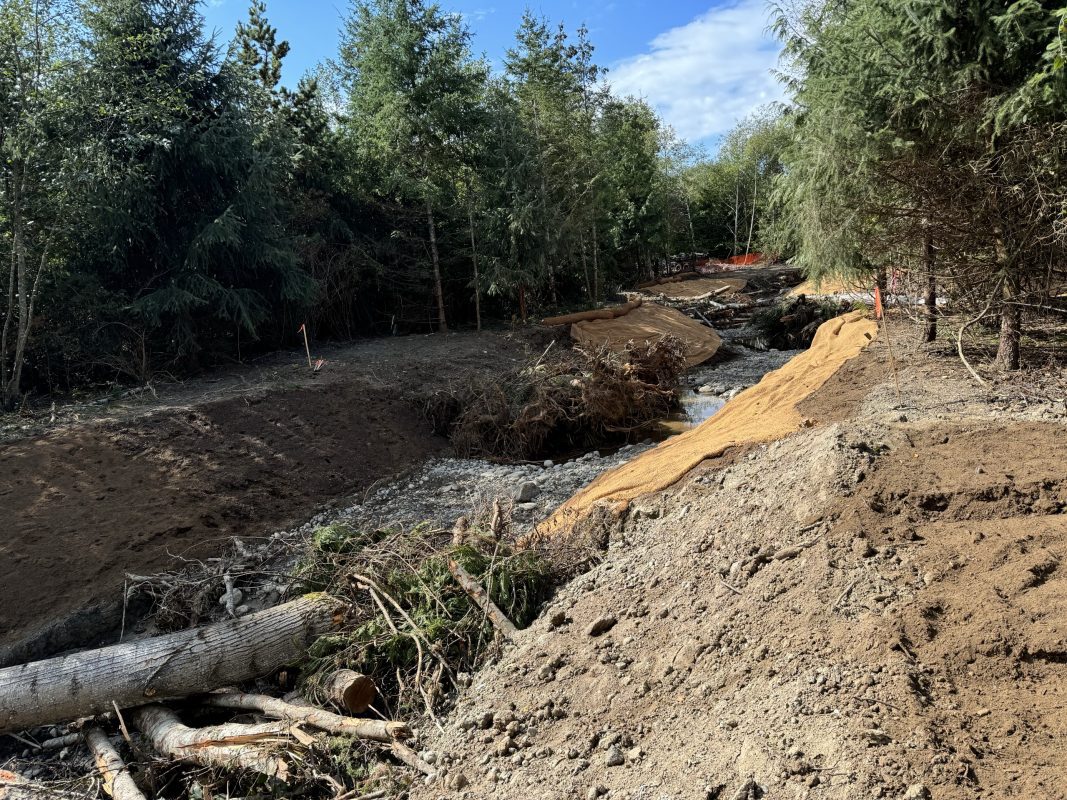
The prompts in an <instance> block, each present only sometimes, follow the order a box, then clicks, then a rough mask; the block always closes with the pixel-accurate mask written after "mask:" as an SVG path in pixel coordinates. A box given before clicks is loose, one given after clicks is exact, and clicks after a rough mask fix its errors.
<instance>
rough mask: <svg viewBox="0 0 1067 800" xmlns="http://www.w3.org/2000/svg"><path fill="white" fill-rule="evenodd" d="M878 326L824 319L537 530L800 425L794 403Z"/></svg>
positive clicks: (553, 531) (658, 487)
mask: <svg viewBox="0 0 1067 800" xmlns="http://www.w3.org/2000/svg"><path fill="white" fill-rule="evenodd" d="M877 332H878V327H877V323H876V322H874V321H873V320H870V319H867V318H866V312H864V311H853V312H851V313H849V314H845V315H844V316H841V317H837V318H836V319H832V320H829V321H827V322H824V323H823V324H822V325H821V326H820V327H819V330H818V332H817V333H816V334H815V340H814V341H813V342H812V345H811V348H810V349H809V350H807V351H805V352H804V353H801V354H800V355H799V356H797V357H796V358H794V359H792V360H791V361H790V362H789V363H787V364H786V365H785V366H784V367H782V368H781V369H777V370H775V371H774V372H770V373H768V374H767V375H765V376H764V377H763V380H762V381H760V382H759V383H758V384H756V385H755V386H753V387H751V388H750V389H747V390H745V391H744V392H742V393H741V394H739V395H738V396H737V397H735V398H734V399H733V400H731V401H730V402H728V403H727V404H726V406H725V407H724V408H723V409H722V411H720V412H718V413H717V414H715V416H713V417H710V418H709V419H708V420H707V421H705V422H704V423H703V424H701V425H699V426H697V427H696V428H694V429H693V430H691V431H689V432H687V433H683V434H680V435H679V436H675V437H674V438H672V439H668V440H667V441H665V442H664V443H663V444H661V445H659V446H658V447H656V448H655V449H653V450H649V451H647V452H646V453H644V454H643V455H642V456H640V457H639V458H636V459H634V460H633V461H631V462H629V463H628V464H623V465H622V466H621V467H619V468H618V469H615V470H612V471H611V472H606V473H604V474H603V475H601V476H600V477H599V478H597V479H596V480H595V481H593V482H592V483H591V484H589V486H587V487H586V488H585V489H583V490H582V491H581V492H579V493H578V494H576V495H574V497H572V498H571V499H570V500H568V501H567V502H566V503H564V504H563V505H562V506H560V508H559V509H558V510H557V511H556V513H555V514H553V515H552V516H551V517H549V518H548V519H547V520H545V521H544V522H543V523H541V525H539V526H538V528H537V531H536V535H538V536H555V535H560V534H562V533H564V532H565V531H568V530H569V529H570V528H571V527H572V526H573V525H574V524H575V523H576V522H577V521H578V520H580V519H581V518H583V517H584V516H585V515H586V514H587V513H588V512H589V511H591V510H592V508H593V506H594V505H595V504H597V503H600V502H607V503H611V504H614V506H615V508H616V510H619V511H621V510H623V509H624V508H625V507H626V506H627V504H628V503H629V502H630V501H631V500H633V499H635V498H637V497H642V496H644V495H648V494H652V493H654V492H659V491H662V490H664V489H666V488H667V487H669V486H671V485H673V484H674V483H676V482H677V481H678V480H680V479H681V478H682V477H683V476H684V475H685V474H686V473H688V472H689V471H690V470H692V469H693V468H694V467H696V466H698V465H699V464H700V462H701V461H703V460H704V459H707V458H713V457H715V456H717V455H721V454H722V453H723V452H724V451H725V450H726V449H727V448H730V447H734V446H737V445H742V444H753V443H758V442H769V441H773V440H775V439H780V438H782V437H784V436H787V435H788V434H790V433H793V432H794V431H796V430H798V429H800V428H801V427H802V426H803V424H804V420H803V418H802V417H801V415H800V412H798V411H797V409H796V406H797V404H798V403H799V402H800V401H801V400H803V399H804V398H805V397H807V396H808V395H810V394H811V393H812V392H814V391H815V390H816V389H818V388H819V387H820V386H822V385H823V384H824V383H825V382H826V381H827V380H828V379H829V378H830V377H831V376H832V375H833V374H834V373H835V372H837V370H838V369H839V368H840V367H841V366H842V365H843V364H844V363H845V362H846V361H848V360H849V359H852V358H855V357H856V356H857V355H859V354H860V352H862V351H863V349H864V348H865V347H866V346H867V345H868V343H870V342H871V341H872V340H873V339H874V337H875V335H876V334H877Z"/></svg>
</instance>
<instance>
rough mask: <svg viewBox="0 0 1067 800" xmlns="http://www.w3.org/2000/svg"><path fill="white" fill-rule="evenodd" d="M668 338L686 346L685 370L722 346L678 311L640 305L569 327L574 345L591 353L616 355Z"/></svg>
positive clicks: (713, 336) (711, 335) (717, 337)
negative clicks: (599, 350)
mask: <svg viewBox="0 0 1067 800" xmlns="http://www.w3.org/2000/svg"><path fill="white" fill-rule="evenodd" d="M667 335H670V336H674V337H675V338H677V339H679V340H681V342H682V344H683V345H684V346H685V363H686V366H688V367H695V366H696V365H697V364H702V363H704V362H705V361H707V360H708V359H709V358H711V357H712V356H713V355H715V353H716V352H718V350H719V345H721V344H722V340H721V339H720V338H719V334H717V333H715V331H713V330H712V329H711V328H709V327H707V326H706V325H701V324H700V323H699V322H694V321H693V320H691V319H689V317H687V316H686V315H685V314H683V313H682V312H681V311H677V310H675V309H673V308H667V307H666V306H660V305H656V304H655V303H642V304H640V305H638V306H637V307H636V308H633V309H631V310H630V311H629V312H627V313H626V314H624V315H622V316H618V317H612V318H611V319H585V320H581V321H579V322H575V323H574V324H573V325H571V338H572V339H574V341H575V343H577V344H579V345H582V346H584V347H587V348H590V349H593V348H597V347H601V346H606V347H608V348H610V349H611V350H613V351H615V352H616V353H623V352H625V351H626V345H627V344H629V343H630V342H648V341H656V340H657V339H660V338H661V337H663V336H667Z"/></svg>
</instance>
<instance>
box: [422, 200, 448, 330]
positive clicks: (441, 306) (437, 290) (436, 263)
mask: <svg viewBox="0 0 1067 800" xmlns="http://www.w3.org/2000/svg"><path fill="white" fill-rule="evenodd" d="M426 223H427V225H428V227H429V229H430V256H431V257H432V258H433V290H434V294H435V295H436V296H437V324H438V326H439V329H440V331H441V333H448V320H447V319H445V293H444V290H443V289H442V288H441V258H440V256H439V255H438V253H437V228H436V226H435V225H434V221H433V205H432V204H431V203H430V201H429V200H427V201H426Z"/></svg>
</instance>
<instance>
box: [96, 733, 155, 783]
mask: <svg viewBox="0 0 1067 800" xmlns="http://www.w3.org/2000/svg"><path fill="white" fill-rule="evenodd" d="M85 744H86V745H87V746H88V747H89V751H90V752H91V753H92V754H93V761H95V762H96V769H97V771H98V772H99V773H100V778H101V780H103V782H104V792H106V793H107V794H108V795H109V796H110V797H112V798H114V800H145V796H144V794H143V793H142V792H141V790H140V789H138V788H137V784H136V783H134V781H133V778H132V777H131V776H130V770H129V769H128V768H127V767H126V764H125V762H124V761H123V760H122V756H120V755H119V751H118V750H116V749H115V746H114V745H113V744H111V740H110V739H108V738H107V735H106V734H105V733H104V732H103V731H102V730H100V729H99V728H87V729H86V731H85Z"/></svg>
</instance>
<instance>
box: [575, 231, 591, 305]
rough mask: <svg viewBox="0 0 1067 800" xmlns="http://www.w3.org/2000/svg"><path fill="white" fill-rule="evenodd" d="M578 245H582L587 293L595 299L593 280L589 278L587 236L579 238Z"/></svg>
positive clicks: (583, 272)
mask: <svg viewBox="0 0 1067 800" xmlns="http://www.w3.org/2000/svg"><path fill="white" fill-rule="evenodd" d="M578 243H579V245H581V253H582V275H584V276H585V291H586V292H587V293H588V294H589V297H590V298H592V297H593V279H592V278H591V277H590V276H589V260H588V259H587V258H586V254H585V236H579V237H578Z"/></svg>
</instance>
